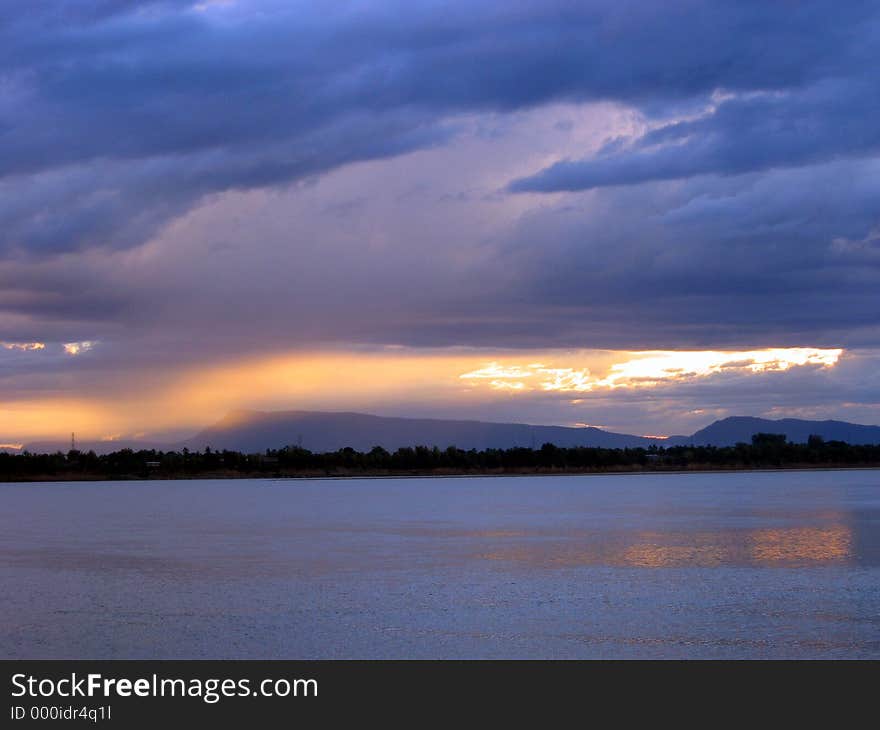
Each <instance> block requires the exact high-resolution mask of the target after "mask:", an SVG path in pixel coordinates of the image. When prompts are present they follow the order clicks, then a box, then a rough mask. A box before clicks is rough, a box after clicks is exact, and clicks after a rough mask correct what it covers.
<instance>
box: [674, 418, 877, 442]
mask: <svg viewBox="0 0 880 730" xmlns="http://www.w3.org/2000/svg"><path fill="white" fill-rule="evenodd" d="M756 433H782V434H785V436H786V438H787V439H788V440H789V441H791V442H794V443H805V442H806V441H807V439H808V438H809V437H810V436H813V435H816V436H821V437H822V438H824V439H825V440H826V441H846V442H847V443H849V444H853V445H859V444H877V443H880V426H864V425H861V424H858V423H847V422H846V421H806V420H802V419H800V418H782V419H780V420H771V419H769V418H754V417H751V416H730V417H729V418H723V419H721V420H720V421H715V422H714V423H711V424H709V425H708V426H706V428H703V429H700V430H699V431H697V432H696V433H694V434H692V435H691V436H673V437H670V438H669V439H667V440H666V443H667V444H668V445H688V444H693V445H695V446H710V445H712V446H733V445H734V444H737V443H740V442H746V443H748V442H749V441H751V438H752V435H753V434H756Z"/></svg>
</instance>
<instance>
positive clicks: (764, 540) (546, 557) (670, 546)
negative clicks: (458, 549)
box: [478, 523, 854, 568]
mask: <svg viewBox="0 0 880 730" xmlns="http://www.w3.org/2000/svg"><path fill="white" fill-rule="evenodd" d="M503 534H504V531H499V535H503ZM511 537H513V535H511ZM517 537H518V538H519V539H517V540H516V542H513V543H508V544H504V545H498V546H494V547H493V549H491V550H489V551H486V552H482V553H480V554H479V556H478V557H480V558H482V559H484V560H498V561H506V562H514V563H522V564H527V565H529V566H532V567H548V568H549V567H575V566H582V565H608V566H617V567H634V568H679V567H718V566H724V565H731V566H735V565H743V566H756V567H761V566H765V567H774V566H779V567H784V566H818V565H825V564H833V563H843V562H847V561H848V560H850V559H851V558H852V557H853V551H854V547H853V546H854V538H853V533H852V529H851V528H850V527H849V526H848V525H846V524H842V523H838V524H833V525H823V526H818V527H812V526H799V527H784V528H765V529H752V530H749V529H743V530H720V531H713V532H705V531H704V532H692V533H688V532H640V533H635V534H632V535H626V534H617V535H600V534H595V533H593V534H590V533H586V532H585V533H583V534H582V535H579V536H572V535H568V536H566V537H561V538H560V539H552V538H551V539H547V536H546V535H544V536H542V537H541V539H526V540H523V539H522V538H521V537H520V536H519V535H517Z"/></svg>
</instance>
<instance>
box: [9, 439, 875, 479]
mask: <svg viewBox="0 0 880 730" xmlns="http://www.w3.org/2000/svg"><path fill="white" fill-rule="evenodd" d="M834 467H880V444H873V445H853V444H848V443H845V442H843V441H825V440H824V439H822V438H821V437H819V436H811V437H810V438H809V440H808V441H807V442H806V443H791V442H788V441H787V440H786V438H785V436H784V435H781V434H766V433H759V434H755V435H754V436H753V437H752V440H751V443H740V444H736V445H735V446H723V447H716V446H673V447H669V448H662V447H655V446H652V447H650V448H647V449H644V448H624V449H606V448H592V447H580V446H578V447H569V448H565V447H559V446H555V445H553V444H549V443H548V444H544V445H543V446H541V447H540V448H536V449H531V448H525V447H513V448H509V449H484V450H481V451H478V450H476V449H471V450H464V449H459V448H456V447H454V446H450V447H448V448H445V449H440V448H438V447H433V448H432V447H427V446H416V447H406V448H400V449H397V450H396V451H393V452H390V451H387V450H386V449H383V448H382V447H380V446H376V447H374V448H373V449H371V450H369V451H365V452H361V451H355V450H354V449H352V448H343V449H339V450H337V451H331V452H326V453H313V452H311V451H308V450H307V449H303V448H299V447H297V446H287V447H284V448H281V449H267V450H266V451H265V452H263V453H259V454H245V453H242V452H239V451H230V450H215V449H211V448H210V447H207V448H205V450H204V451H189V450H188V449H182V450H181V451H157V450H152V449H150V450H140V451H134V450H132V449H121V450H119V451H114V452H112V453H108V454H100V455H99V454H96V453H95V452H94V451H89V452H80V451H76V450H71V451H69V452H67V453H62V452H57V453H54V454H32V453H29V452H27V451H25V452H22V453H20V454H11V453H0V480H2V481H51V480H101V479H186V478H248V477H295V476H301V477H326V476H417V475H443V474H448V475H458V474H532V473H538V474H580V473H603V472H629V471H661V472H662V471H711V470H731V469H804V468H834Z"/></svg>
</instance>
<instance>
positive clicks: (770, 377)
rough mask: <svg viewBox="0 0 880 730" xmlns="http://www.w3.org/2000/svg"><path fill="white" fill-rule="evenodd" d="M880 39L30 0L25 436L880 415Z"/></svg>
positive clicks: (2, 184) (817, 18)
mask: <svg viewBox="0 0 880 730" xmlns="http://www.w3.org/2000/svg"><path fill="white" fill-rule="evenodd" d="M878 49H880V11H878V8H877V5H876V3H870V2H859V1H855V2H849V3H845V4H840V3H831V2H818V1H808V2H802V3H798V4H794V5H792V4H787V3H759V2H754V3H753V2H742V3H713V2H693V1H688V2H684V1H682V2H669V3H663V4H662V5H657V4H651V3H620V2H611V1H610V0H608V1H602V0H597V1H594V2H586V3H577V4H572V3H569V2H562V1H560V2H555V1H554V0H549V1H548V0H544V1H542V2H537V1H534V2H531V1H529V0H523V1H522V2H516V3H510V2H498V1H496V2H488V1H485V0H482V1H478V2H471V3H467V4H464V3H434V2H412V3H406V4H400V3H383V2H376V3H369V4H364V3H348V2H346V3H338V4H335V5H334V6H333V7H332V8H328V6H327V5H326V4H319V3H307V2H295V3H289V2H283V3H282V2H277V1H274V0H238V1H235V2H218V3H205V2H201V3H194V2H186V1H185V0H180V1H178V2H167V1H158V0H157V1H155V2H149V1H148V2H133V1H132V2H128V1H126V0H121V1H114V2H107V1H106V0H83V2H77V3H70V2H63V1H61V0H50V1H49V2H45V3H30V2H24V1H23V0H12V1H11V2H7V3H5V4H4V5H3V7H2V9H0V59H2V63H0V69H2V70H0V441H3V442H8V443H11V444H18V443H21V442H22V440H23V439H26V438H35V437H38V436H39V437H44V436H57V435H59V434H58V433H57V432H58V431H59V430H60V431H61V432H62V434H61V435H63V433H64V432H69V431H70V430H76V431H78V432H82V433H83V435H84V436H86V435H91V436H93V437H95V438H100V437H101V436H106V435H112V436H114V437H115V436H117V435H120V434H121V435H122V436H126V435H128V436H130V435H132V434H135V433H139V434H140V433H142V432H146V435H147V436H156V437H158V436H161V435H162V434H163V433H168V432H171V431H174V430H175V429H176V430H177V431H185V430H186V429H192V428H197V427H200V426H202V425H204V424H205V423H206V422H208V421H210V420H212V419H213V418H216V417H219V416H221V415H223V413H224V412H225V411H226V410H228V409H230V408H234V407H242V406H245V407H248V406H249V407H259V408H279V409H280V408H314V409H322V408H326V409H337V410H351V409H359V410H369V411H371V412H375V413H381V414H389V415H392V414H394V415H416V416H432V415H434V416H442V417H475V418H482V419H486V420H505V421H511V420H513V421H524V422H532V423H566V424H571V423H597V424H603V425H608V426H610V427H614V428H615V429H617V430H624V431H632V432H641V433H648V432H650V433H669V432H670V431H672V432H686V431H688V430H690V429H693V428H696V427H700V426H703V425H705V424H706V423H707V422H709V421H710V420H712V419H713V418H716V417H721V416H724V415H734V414H747V415H769V416H771V417H776V416H783V415H790V416H803V417H810V418H829V417H834V418H841V419H844V420H852V421H859V422H865V423H877V422H880V380H878V378H880V376H878V373H880V367H878V366H880V326H878V322H880V296H878V294H877V292H878V291H880V238H878V236H877V231H878V229H880V206H878V202H877V201H878V200H880V182H878V181H880V133H878V127H877V125H876V123H875V120H876V116H877V108H876V99H877V98H878V94H880V87H878V83H880V82H878V77H877V74H876V73H875V72H874V71H873V69H874V68H876V67H877V64H878V62H880V58H878V53H880V51H878ZM695 70H696V71H695Z"/></svg>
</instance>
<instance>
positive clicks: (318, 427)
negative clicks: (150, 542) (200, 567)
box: [186, 411, 662, 452]
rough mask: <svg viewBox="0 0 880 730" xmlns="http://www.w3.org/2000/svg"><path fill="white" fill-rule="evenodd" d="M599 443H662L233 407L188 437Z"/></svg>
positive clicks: (225, 443)
mask: <svg viewBox="0 0 880 730" xmlns="http://www.w3.org/2000/svg"><path fill="white" fill-rule="evenodd" d="M548 442H550V443H554V444H556V445H557V446H601V447H605V448H626V447H636V446H642V447H647V446H650V445H651V444H660V443H662V441H661V440H659V439H651V438H646V437H644V436H632V435H629V434H619V433H613V432H611V431H604V430H602V429H601V428H595V427H584V428H570V427H566V426H531V425H528V424H523V423H492V422H487V421H454V420H444V419H436V418H396V417H387V416H373V415H369V414H366V413H336V412H323V411H275V412H262V411H238V412H235V413H232V414H229V415H228V416H227V417H226V418H224V419H223V420H221V421H220V422H219V423H217V424H215V425H214V426H211V427H210V428H207V429H205V430H204V431H202V432H200V433H198V434H196V436H194V437H193V438H191V439H188V440H187V442H186V445H187V446H188V447H189V448H190V449H203V448H205V446H210V447H211V448H214V449H236V450H239V451H262V450H264V449H266V448H280V447H282V446H288V445H291V446H292V445H296V444H300V443H301V444H302V446H303V448H306V449H309V450H310V451H316V452H320V451H335V450H336V449H340V448H343V447H346V446H350V447H352V448H353V449H355V450H357V451H369V450H370V449H371V448H373V447H374V446H381V447H383V448H385V449H388V450H389V451H392V450H395V449H398V448H400V447H402V446H417V445H428V446H434V445H436V446H439V447H441V448H446V447H447V446H457V447H458V448H461V449H493V448H495V449H508V448H512V447H514V446H525V447H535V448H540V447H541V445H542V444H545V443H548Z"/></svg>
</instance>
